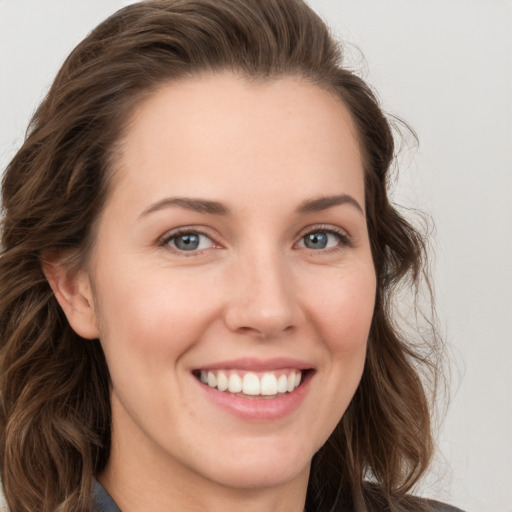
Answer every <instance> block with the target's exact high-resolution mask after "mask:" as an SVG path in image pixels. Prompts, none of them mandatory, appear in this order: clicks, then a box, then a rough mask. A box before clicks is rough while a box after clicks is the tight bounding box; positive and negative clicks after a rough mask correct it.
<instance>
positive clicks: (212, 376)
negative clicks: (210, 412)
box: [208, 372, 217, 388]
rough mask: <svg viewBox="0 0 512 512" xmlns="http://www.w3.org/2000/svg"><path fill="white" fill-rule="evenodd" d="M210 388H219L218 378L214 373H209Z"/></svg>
mask: <svg viewBox="0 0 512 512" xmlns="http://www.w3.org/2000/svg"><path fill="white" fill-rule="evenodd" d="M208 386H210V387H211V388H216V387H217V377H216V376H215V373H213V372H208Z"/></svg>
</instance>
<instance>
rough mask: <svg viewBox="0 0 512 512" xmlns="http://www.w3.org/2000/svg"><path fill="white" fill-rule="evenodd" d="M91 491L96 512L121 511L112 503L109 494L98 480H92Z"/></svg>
mask: <svg viewBox="0 0 512 512" xmlns="http://www.w3.org/2000/svg"><path fill="white" fill-rule="evenodd" d="M92 492H93V495H94V501H95V503H96V510H97V512H121V509H120V508H119V507H118V506H117V505H116V504H115V503H114V500H113V499H112V498H111V497H110V494H109V493H108V492H107V491H106V490H105V488H104V487H103V486H102V485H101V484H100V483H99V482H98V480H94V483H93V490H92Z"/></svg>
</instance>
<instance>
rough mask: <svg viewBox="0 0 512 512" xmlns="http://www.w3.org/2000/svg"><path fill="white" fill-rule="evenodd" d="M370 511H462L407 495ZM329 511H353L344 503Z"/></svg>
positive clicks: (374, 507) (438, 502) (461, 511)
mask: <svg viewBox="0 0 512 512" xmlns="http://www.w3.org/2000/svg"><path fill="white" fill-rule="evenodd" d="M367 510H372V511H379V512H380V511H386V512H391V511H392V510H396V511H399V512H418V511H421V512H464V511H463V510H462V509H460V508H457V507H454V506H452V505H448V504H447V503H442V502H440V501H435V500H429V499H425V498H418V497H416V496H411V495H408V496H406V497H405V499H404V500H400V504H399V505H394V506H393V505H390V504H389V503H388V504H387V505H386V504H383V503H381V504H380V505H378V504H375V503H374V504H373V506H370V508H369V509H367ZM308 512H324V511H320V510H317V511H309V509H308ZM329 512H354V509H353V508H352V507H347V506H346V505H341V504H338V506H335V507H333V508H332V509H331V510H330V511H329Z"/></svg>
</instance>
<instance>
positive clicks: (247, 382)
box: [242, 372, 261, 395]
mask: <svg viewBox="0 0 512 512" xmlns="http://www.w3.org/2000/svg"><path fill="white" fill-rule="evenodd" d="M260 389H261V386H260V379H258V376H257V375H256V374H255V373H252V372H247V373H246V374H245V375H244V378H243V380H242V390H243V393H244V395H259V394H260Z"/></svg>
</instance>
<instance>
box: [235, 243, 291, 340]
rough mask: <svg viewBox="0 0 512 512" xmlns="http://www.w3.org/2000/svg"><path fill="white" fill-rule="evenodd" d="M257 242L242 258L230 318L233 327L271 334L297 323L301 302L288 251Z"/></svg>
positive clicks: (238, 262) (236, 273)
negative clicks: (297, 297) (297, 293)
mask: <svg viewBox="0 0 512 512" xmlns="http://www.w3.org/2000/svg"><path fill="white" fill-rule="evenodd" d="M257 245H258V247H257V248H255V247H254V245H253V246H251V248H250V249H249V250H248V251H247V252H246V253H245V254H244V255H240V257H239V258H238V261H237V265H236V266H237V268H236V271H235V272H234V277H235V279H234V282H233V287H234V290H233V291H234V293H233V295H232V300H231V303H230V304H229V308H228V312H227V321H228V325H229V327H230V328H231V329H232V330H238V331H240V330H243V331H245V332H251V333H254V334H258V335H259V336H261V337H269V336H275V335H277V334H279V333H281V332H284V331H286V330H290V329H291V328H293V327H294V326H295V323H296V321H297V314H296V311H297V304H296V297H295V294H294V292H293V277H292V273H291V271H290V268H289V265H288V262H287V258H286V255H285V254H284V252H283V251H282V250H279V248H276V247H269V246H268V245H266V244H257Z"/></svg>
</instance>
